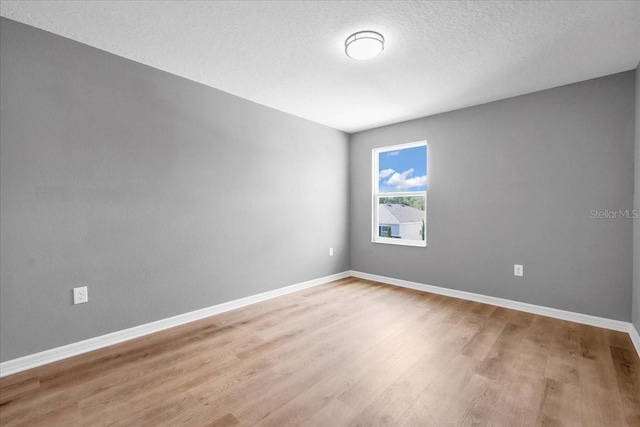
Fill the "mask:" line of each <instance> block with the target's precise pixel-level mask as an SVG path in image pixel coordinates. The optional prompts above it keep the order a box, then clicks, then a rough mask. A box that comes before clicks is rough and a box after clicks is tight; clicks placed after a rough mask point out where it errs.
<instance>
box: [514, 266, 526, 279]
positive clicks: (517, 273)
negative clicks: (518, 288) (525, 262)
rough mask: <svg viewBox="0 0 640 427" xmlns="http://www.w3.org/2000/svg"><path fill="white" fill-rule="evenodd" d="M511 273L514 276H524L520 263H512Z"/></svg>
mask: <svg viewBox="0 0 640 427" xmlns="http://www.w3.org/2000/svg"><path fill="white" fill-rule="evenodd" d="M513 275H514V276H519V277H522V276H524V270H523V267H522V265H520V264H514V265H513Z"/></svg>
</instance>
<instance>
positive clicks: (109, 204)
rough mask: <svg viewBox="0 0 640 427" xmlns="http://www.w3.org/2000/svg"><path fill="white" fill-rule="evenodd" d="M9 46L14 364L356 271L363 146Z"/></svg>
mask: <svg viewBox="0 0 640 427" xmlns="http://www.w3.org/2000/svg"><path fill="white" fill-rule="evenodd" d="M0 31H1V32H0V41H1V47H0V66H1V70H0V79H1V80H0V88H1V93H0V108H1V114H0V116H1V123H0V132H1V133H0V150H1V154H0V157H1V166H0V171H1V177H0V190H1V191H0V204H1V206H2V215H1V216H0V231H1V234H0V242H1V247H0V255H1V256H0V272H1V273H0V274H1V276H0V278H1V281H0V343H1V344H0V360H2V361H6V360H9V359H13V358H16V357H19V356H23V355H27V354H31V353H35V352H38V351H41V350H45V349H49V348H52V347H56V346H61V345H64V344H68V343H72V342H76V341H79V340H83V339H87V338H90V337H95V336H97V335H101V334H105V333H108V332H112V331H117V330H121V329H124V328H128V327H132V326H136V325H140V324H143V323H146V322H150V321H154V320H158V319H162V318H166V317H168V316H173V315H177V314H181V313H185V312H188V311H191V310H196V309H200V308H203V307H207V306H211V305H214V304H218V303H222V302H225V301H229V300H233V299H236V298H240V297H244V296H248V295H253V294H256V293H259V292H263V291H268V290H271V289H275V288H279V287H282V286H285V285H290V284H294V283H298V282H301V281H305V280H309V279H314V278H318V277H322V276H325V275H329V274H333V273H337V272H341V271H345V270H347V269H348V268H349V258H348V256H349V254H348V232H347V225H348V135H346V134H344V133H342V132H339V131H336V130H333V129H330V128H327V127H324V126H321V125H318V124H316V123H312V122H309V121H306V120H303V119H300V118H296V117H294V116H291V115H288V114H284V113H282V112H278V111H275V110H272V109H269V108H266V107H263V106H260V105H257V104H254V103H251V102H248V101H246V100H243V99H240V98H237V97H234V96H231V95H229V94H225V93H223V92H220V91H218V90H215V89H211V88H209V87H206V86H203V85H200V84H197V83H194V82H191V81H188V80H185V79H182V78H179V77H176V76H173V75H170V74H168V73H164V72H161V71H158V70H155V69H152V68H150V67H146V66H143V65H141V64H137V63H134V62H131V61H128V60H126V59H123V58H119V57H116V56H114V55H110V54H108V53H105V52H103V51H100V50H97V49H93V48H91V47H88V46H85V45H82V44H79V43H76V42H73V41H70V40H67V39H64V38H61V37H58V36H55V35H52V34H50V33H46V32H43V31H40V30H37V29H34V28H32V27H28V26H25V25H22V24H19V23H16V22H13V21H10V20H7V19H2V20H1V23H0ZM330 246H332V247H334V248H335V256H334V257H333V258H330V257H329V256H328V248H329V247H330ZM83 285H86V286H88V287H89V298H90V300H89V303H88V304H82V305H76V306H74V305H72V299H71V289H72V288H73V287H76V286H83Z"/></svg>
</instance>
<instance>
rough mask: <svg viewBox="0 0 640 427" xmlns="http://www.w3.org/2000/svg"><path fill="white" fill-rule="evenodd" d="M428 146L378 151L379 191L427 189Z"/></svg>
mask: <svg viewBox="0 0 640 427" xmlns="http://www.w3.org/2000/svg"><path fill="white" fill-rule="evenodd" d="M426 189H427V147H426V146H425V145H423V146H421V147H411V148H403V149H399V150H392V151H383V152H380V153H378V192H379V193H388V192H399V191H426Z"/></svg>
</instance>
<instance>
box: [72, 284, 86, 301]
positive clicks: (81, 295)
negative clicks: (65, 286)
mask: <svg viewBox="0 0 640 427" xmlns="http://www.w3.org/2000/svg"><path fill="white" fill-rule="evenodd" d="M88 301H89V293H88V291H87V287H86V286H83V287H81V288H73V303H74V304H82V303H85V302H88Z"/></svg>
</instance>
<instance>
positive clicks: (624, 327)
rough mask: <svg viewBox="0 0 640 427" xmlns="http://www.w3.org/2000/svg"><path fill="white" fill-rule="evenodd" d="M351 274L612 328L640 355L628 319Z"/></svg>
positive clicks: (638, 344) (361, 274) (363, 274)
mask: <svg viewBox="0 0 640 427" xmlns="http://www.w3.org/2000/svg"><path fill="white" fill-rule="evenodd" d="M351 275H352V276H353V277H358V278H360V279H366V280H372V281H375V282H380V283H386V284H389V285H394V286H400V287H403V288H409V289H415V290H418V291H424V292H431V293H433V294H439V295H446V296H449V297H454V298H460V299H465V300H470V301H476V302H481V303H485V304H491V305H497V306H498V307H504V308H511V309H513V310H518V311H524V312H527V313H532V314H539V315H541V316H547V317H553V318H555V319H561V320H568V321H570V322H576V323H582V324H584V325H590V326H597V327H600V328H605V329H611V330H614V331H620V332H626V333H628V334H629V336H630V337H631V341H632V342H633V345H634V346H635V348H636V352H637V353H638V356H639V357H640V337H639V336H638V331H636V328H635V327H634V326H633V324H632V323H630V322H623V321H620V320H612V319H607V318H604V317H597V316H591V315H589V314H581V313H574V312H572V311H565V310H559V309H557V308H550V307H543V306H540V305H534V304H527V303H524V302H518V301H511V300H508V299H504V298H496V297H491V296H487V295H481V294H475V293H472V292H465V291H458V290H455V289H447V288H441V287H439V286H432V285H425V284H422V283H417V282H410V281H408V280H400V279H394V278H391V277H385V276H378V275H376V274H369V273H362V272H360V271H353V270H352V271H351Z"/></svg>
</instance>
